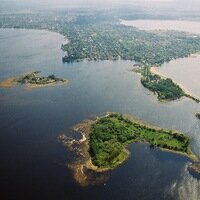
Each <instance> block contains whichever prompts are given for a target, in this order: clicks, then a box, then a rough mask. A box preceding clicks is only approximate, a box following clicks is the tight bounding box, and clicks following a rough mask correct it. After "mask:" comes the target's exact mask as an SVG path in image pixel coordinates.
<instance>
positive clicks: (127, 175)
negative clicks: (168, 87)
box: [0, 29, 200, 199]
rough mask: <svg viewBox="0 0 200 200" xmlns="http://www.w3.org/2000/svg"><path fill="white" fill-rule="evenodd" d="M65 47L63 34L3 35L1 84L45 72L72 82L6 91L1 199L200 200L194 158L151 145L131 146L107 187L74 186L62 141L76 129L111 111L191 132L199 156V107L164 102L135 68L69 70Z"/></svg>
mask: <svg viewBox="0 0 200 200" xmlns="http://www.w3.org/2000/svg"><path fill="white" fill-rule="evenodd" d="M62 42H64V38H63V36H61V35H59V34H56V33H51V32H46V31H33V30H31V31H30V30H13V29H7V30H0V44H1V45H0V72H1V73H0V80H4V79H5V78H7V77H10V76H14V75H18V74H21V73H24V72H29V71H36V70H40V71H42V74H44V75H49V74H53V73H54V74H55V75H57V76H59V77H62V78H66V79H69V81H70V84H69V85H68V86H57V87H48V88H41V89H35V90H32V91H26V89H25V88H24V87H23V86H21V85H18V86H16V87H13V88H11V89H2V88H1V89H0V130H1V132H0V155H1V165H0V176H1V182H0V183H1V189H0V190H1V196H2V198H3V199H91V198H95V199H112V198H115V199H130V198H133V197H134V199H163V198H165V199H184V198H185V199H198V197H199V195H200V192H199V191H200V185H199V180H197V179H195V178H194V177H193V176H191V175H190V174H189V173H188V171H187V170H186V166H187V165H188V161H187V159H186V158H183V157H181V156H178V155H175V154H170V153H164V152H160V151H158V150H156V149H150V148H149V147H148V145H145V144H134V145H131V146H130V147H129V149H130V151H131V156H130V158H129V160H128V161H127V162H125V163H124V164H123V165H121V166H120V167H119V168H117V169H116V170H114V171H113V172H111V175H110V179H109V180H108V181H107V182H106V185H104V184H101V185H98V186H89V187H81V186H79V185H78V184H77V183H76V182H75V181H74V179H73V176H72V172H71V171H70V170H69V169H68V168H67V167H66V166H65V164H66V163H69V162H70V160H71V159H72V155H71V154H70V152H68V151H67V149H66V148H65V147H64V146H63V145H62V144H61V143H59V142H58V141H57V137H58V135H59V134H61V133H65V134H68V133H69V132H70V131H69V129H70V127H72V126H73V125H74V124H76V123H79V122H80V121H81V120H83V119H86V118H88V117H90V116H91V115H96V114H99V113H102V112H106V111H115V112H121V113H128V114H131V115H135V116H137V117H139V118H141V119H143V120H146V121H147V122H149V123H152V124H155V125H157V126H161V127H164V128H172V129H179V130H182V131H184V132H185V133H186V134H188V135H189V136H191V138H192V148H193V149H194V151H195V152H196V153H197V154H198V155H200V148H199V147H200V139H199V132H200V121H199V120H197V119H196V118H195V116H194V113H195V112H196V111H199V110H200V105H199V104H197V103H195V102H193V101H191V100H189V99H186V98H183V99H181V100H179V101H175V102H170V103H166V104H162V103H159V102H157V99H156V97H155V96H154V95H153V94H152V93H151V92H149V91H148V90H146V89H145V88H143V87H142V85H141V84H140V77H139V76H138V75H137V74H135V73H133V72H131V71H130V70H131V69H132V64H133V62H128V61H116V62H112V61H104V62H81V63H73V64H63V63H62V55H63V54H64V53H63V52H62V51H61V49H60V46H61V44H62ZM185 190H186V191H188V192H187V194H185ZM188 195H189V198H186V197H188ZM183 197H184V198H183Z"/></svg>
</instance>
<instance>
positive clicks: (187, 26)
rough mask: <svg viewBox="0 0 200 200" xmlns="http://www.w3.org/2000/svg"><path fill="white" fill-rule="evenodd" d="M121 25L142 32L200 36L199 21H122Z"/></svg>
mask: <svg viewBox="0 0 200 200" xmlns="http://www.w3.org/2000/svg"><path fill="white" fill-rule="evenodd" d="M121 24H124V25H126V26H133V27H136V28H138V29H141V30H146V31H153V30H175V31H183V32H188V33H194V34H200V22H199V21H182V20H121Z"/></svg>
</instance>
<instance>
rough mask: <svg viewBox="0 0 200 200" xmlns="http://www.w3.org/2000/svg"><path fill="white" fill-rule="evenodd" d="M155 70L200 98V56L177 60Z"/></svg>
mask: <svg viewBox="0 0 200 200" xmlns="http://www.w3.org/2000/svg"><path fill="white" fill-rule="evenodd" d="M156 70H157V71H158V72H159V73H161V74H163V75H165V76H167V77H169V78H172V79H173V80H174V81H175V82H177V83H179V84H180V85H182V86H183V87H184V88H186V90H187V91H189V92H190V93H192V95H194V96H196V97H198V98H200V90H199V88H200V82H199V75H200V54H196V55H192V56H190V57H187V58H179V59H176V60H172V61H170V62H169V63H165V64H163V65H162V66H161V67H158V68H156Z"/></svg>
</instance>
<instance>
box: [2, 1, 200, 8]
mask: <svg viewBox="0 0 200 200" xmlns="http://www.w3.org/2000/svg"><path fill="white" fill-rule="evenodd" d="M3 2H4V3H6V4H7V5H9V4H10V5H12V4H15V3H16V4H20V5H26V6H27V5H33V6H34V5H42V6H46V7H60V6H63V7H68V6H73V5H74V6H90V5H91V6H112V5H115V6H116V5H120V6H121V5H130V4H133V5H134V4H137V5H144V6H152V7H153V6H156V7H159V6H161V7H162V6H168V7H170V6H171V7H181V8H188V9H190V8H191V9H197V8H199V9H200V0H0V5H3Z"/></svg>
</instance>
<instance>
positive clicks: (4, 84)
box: [0, 73, 69, 90]
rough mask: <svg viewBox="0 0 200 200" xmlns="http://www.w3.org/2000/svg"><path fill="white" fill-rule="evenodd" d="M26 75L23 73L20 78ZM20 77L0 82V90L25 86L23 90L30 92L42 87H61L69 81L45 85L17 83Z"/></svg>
mask: <svg viewBox="0 0 200 200" xmlns="http://www.w3.org/2000/svg"><path fill="white" fill-rule="evenodd" d="M26 74H29V73H25V74H22V75H21V76H23V75H26ZM19 78H20V76H15V77H10V78H7V79H5V80H3V81H1V82H0V88H11V87H14V86H16V85H18V84H19V85H24V86H25V89H27V90H32V89H37V88H43V87H50V86H61V85H68V84H69V80H67V79H65V80H64V81H62V82H61V81H59V82H56V81H54V82H50V83H47V84H31V83H24V84H22V83H19V82H18V80H19Z"/></svg>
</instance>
